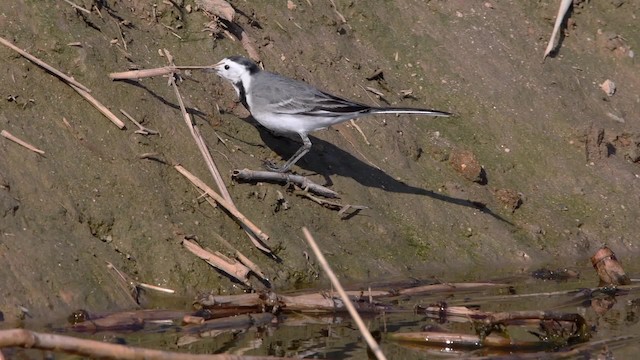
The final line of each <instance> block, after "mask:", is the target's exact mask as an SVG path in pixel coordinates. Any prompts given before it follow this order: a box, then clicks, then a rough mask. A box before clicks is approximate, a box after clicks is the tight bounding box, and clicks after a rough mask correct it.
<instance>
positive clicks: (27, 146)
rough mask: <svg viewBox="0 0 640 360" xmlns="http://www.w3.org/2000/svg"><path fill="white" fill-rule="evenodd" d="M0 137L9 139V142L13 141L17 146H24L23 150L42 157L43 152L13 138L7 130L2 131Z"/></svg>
mask: <svg viewBox="0 0 640 360" xmlns="http://www.w3.org/2000/svg"><path fill="white" fill-rule="evenodd" d="M0 135H2V136H4V137H5V138H7V139H9V140H11V141H13V142H15V143H16V144H18V145H22V146H24V147H25V148H27V149H29V150H31V151H33V152H35V153H38V154H40V155H44V151H42V150H40V149H38V148H37V147H35V146H33V145H31V144H29V143H28V142H26V141H23V140H20V139H18V138H17V137H15V136H13V135H11V133H9V132H8V131H7V130H2V132H0Z"/></svg>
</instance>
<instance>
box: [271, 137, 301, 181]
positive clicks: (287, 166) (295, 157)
mask: <svg viewBox="0 0 640 360" xmlns="http://www.w3.org/2000/svg"><path fill="white" fill-rule="evenodd" d="M300 137H301V138H302V146H300V148H299V149H298V151H296V153H295V154H293V156H292V157H291V158H290V159H289V160H287V162H285V163H284V165H282V166H276V165H275V164H270V163H267V164H265V167H266V168H267V170H269V171H274V172H279V173H283V172H287V171H289V169H291V167H292V166H293V165H294V164H295V163H296V162H298V160H300V158H301V157H303V156H304V155H305V154H306V153H308V152H309V149H311V140H309V137H308V136H307V134H300Z"/></svg>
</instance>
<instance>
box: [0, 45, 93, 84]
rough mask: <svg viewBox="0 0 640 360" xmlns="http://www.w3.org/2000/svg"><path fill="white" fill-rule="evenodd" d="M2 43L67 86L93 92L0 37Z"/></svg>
mask: <svg viewBox="0 0 640 360" xmlns="http://www.w3.org/2000/svg"><path fill="white" fill-rule="evenodd" d="M0 43H2V44H3V45H4V46H6V47H8V48H10V49H12V50H14V51H16V52H17V53H18V54H20V55H22V56H23V57H25V58H27V59H28V60H29V61H31V62H33V63H34V64H36V65H38V66H40V67H42V68H44V69H45V70H47V71H49V72H50V73H52V74H54V75H55V76H57V77H58V78H60V79H61V80H63V81H65V82H66V83H67V84H70V85H75V86H76V87H78V88H80V89H82V90H84V91H86V92H91V90H89V88H87V87H86V86H84V85H82V84H80V83H79V82H77V81H76V80H75V79H74V78H72V77H70V76H68V75H65V74H64V73H63V72H62V71H60V70H58V69H56V68H54V67H53V66H51V65H49V64H47V63H45V62H44V61H42V60H40V59H38V58H37V57H35V56H33V55H31V54H29V53H28V52H26V51H24V50H22V49H20V48H19V47H17V46H15V45H14V44H13V43H11V42H10V41H9V40H7V39H5V38H3V37H0Z"/></svg>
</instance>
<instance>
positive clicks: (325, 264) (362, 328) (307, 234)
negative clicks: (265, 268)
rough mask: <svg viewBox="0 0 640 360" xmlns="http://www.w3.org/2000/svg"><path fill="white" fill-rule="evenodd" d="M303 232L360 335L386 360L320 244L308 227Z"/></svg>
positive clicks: (379, 357) (372, 349)
mask: <svg viewBox="0 0 640 360" xmlns="http://www.w3.org/2000/svg"><path fill="white" fill-rule="evenodd" d="M302 232H303V233H304V236H305V238H306V239H307V242H308V243H309V246H311V249H312V250H313V252H314V253H315V254H316V258H317V259H318V262H319V263H320V265H321V266H322V268H323V269H324V272H325V273H326V274H327V276H328V277H329V279H330V280H331V284H332V285H333V287H335V288H336V290H337V291H338V294H340V297H341V298H342V301H343V302H344V304H345V306H346V308H347V311H349V315H351V317H352V318H353V320H354V321H355V323H356V324H357V325H358V329H359V330H360V333H361V334H362V336H363V337H364V339H365V340H366V341H367V344H368V345H369V348H370V349H371V351H372V352H373V353H374V354H375V356H376V358H378V360H386V356H384V354H383V353H382V350H381V349H380V346H379V345H378V343H377V342H376V340H375V339H374V338H373V336H371V333H370V332H369V329H367V326H366V325H365V324H364V322H363V321H362V318H361V317H360V315H359V314H358V312H357V311H356V309H355V307H354V306H353V304H352V303H351V300H350V299H349V296H347V294H346V293H345V291H344V288H343V287H342V284H340V281H339V280H338V277H337V276H336V274H335V273H334V272H333V270H331V267H330V266H329V263H328V262H327V259H325V257H324V255H323V254H322V251H320V248H319V247H318V244H316V241H315V240H314V239H313V236H311V233H310V232H309V230H308V229H307V228H306V227H303V228H302Z"/></svg>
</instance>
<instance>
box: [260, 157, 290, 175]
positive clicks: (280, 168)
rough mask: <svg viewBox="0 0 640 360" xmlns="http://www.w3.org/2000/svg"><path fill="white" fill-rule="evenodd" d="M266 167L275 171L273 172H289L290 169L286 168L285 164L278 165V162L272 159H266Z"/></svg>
mask: <svg viewBox="0 0 640 360" xmlns="http://www.w3.org/2000/svg"><path fill="white" fill-rule="evenodd" d="M264 167H265V169H267V170H269V171H273V172H277V173H285V172H287V171H288V170H289V169H288V168H286V167H284V166H278V165H276V163H274V162H273V161H271V160H265V162H264Z"/></svg>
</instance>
